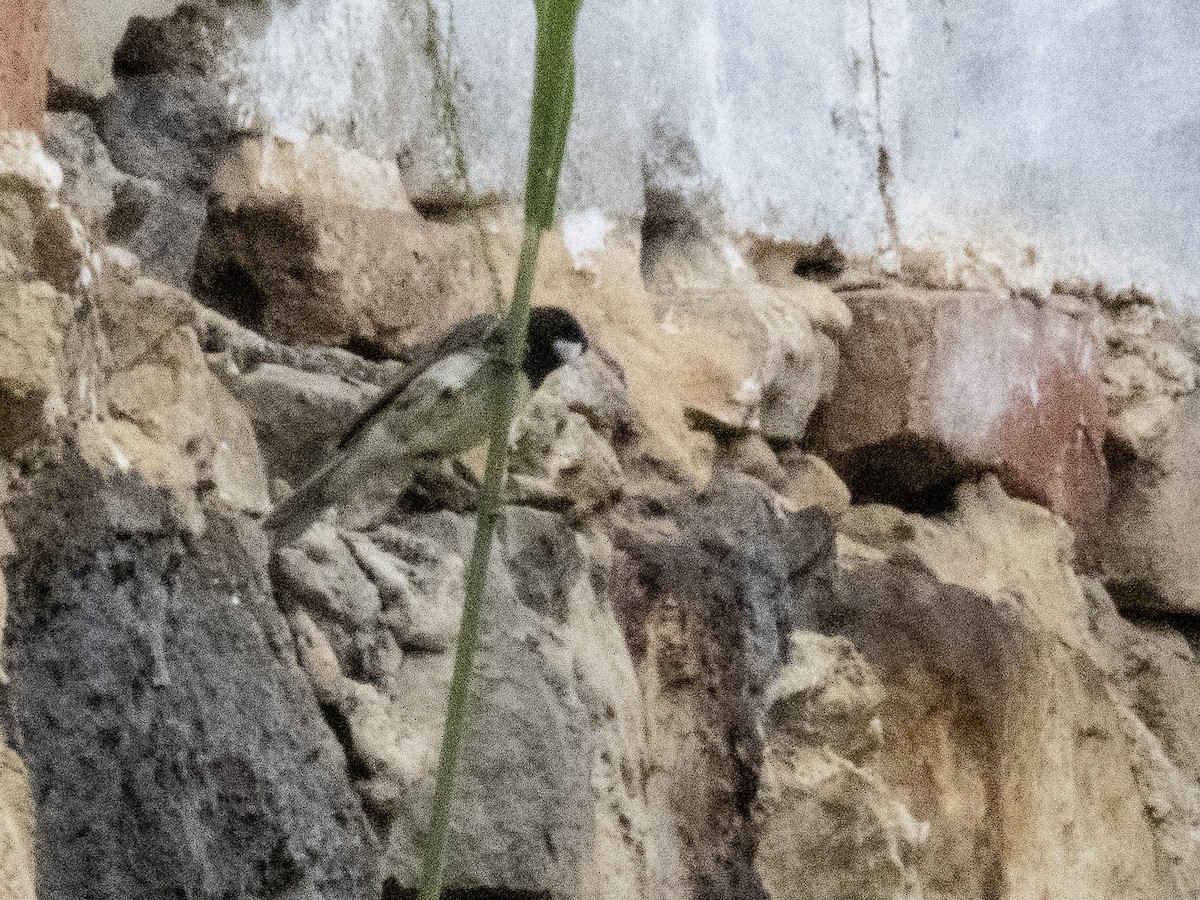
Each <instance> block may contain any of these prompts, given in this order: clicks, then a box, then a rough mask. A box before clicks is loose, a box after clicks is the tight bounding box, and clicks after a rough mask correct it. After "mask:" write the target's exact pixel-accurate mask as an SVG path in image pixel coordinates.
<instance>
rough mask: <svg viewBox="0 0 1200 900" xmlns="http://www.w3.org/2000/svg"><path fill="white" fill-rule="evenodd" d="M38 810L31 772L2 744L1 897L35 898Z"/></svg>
mask: <svg viewBox="0 0 1200 900" xmlns="http://www.w3.org/2000/svg"><path fill="white" fill-rule="evenodd" d="M33 834H34V810H33V798H32V797H31V796H30V789H29V772H28V771H27V770H26V768H25V764H24V763H23V762H22V761H21V757H19V756H18V755H17V754H16V753H15V752H14V751H13V750H12V749H11V748H9V747H7V746H4V747H0V898H3V900H34V898H36V897H37V891H36V890H35V885H36V873H35V871H34V854H33V840H34V837H33Z"/></svg>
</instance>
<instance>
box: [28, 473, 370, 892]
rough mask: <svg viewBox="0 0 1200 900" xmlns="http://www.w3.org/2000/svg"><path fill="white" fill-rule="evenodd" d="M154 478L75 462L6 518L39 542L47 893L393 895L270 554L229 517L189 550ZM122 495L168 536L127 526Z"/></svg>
mask: <svg viewBox="0 0 1200 900" xmlns="http://www.w3.org/2000/svg"><path fill="white" fill-rule="evenodd" d="M138 481H139V479H138V478H137V477H136V476H134V475H127V476H116V477H113V478H112V479H101V478H100V477H99V476H97V474H96V473H94V472H93V471H90V470H88V469H87V468H86V467H85V466H83V465H81V464H80V463H79V462H78V461H76V460H74V459H72V458H69V457H68V459H67V460H66V461H65V462H64V463H62V464H60V465H58V466H54V467H51V468H49V469H45V470H43V472H42V474H41V476H40V477H39V478H37V479H36V480H35V481H34V482H31V483H29V484H27V485H25V487H24V491H23V493H22V495H21V496H20V497H15V498H13V499H12V500H11V501H10V503H9V504H8V506H7V508H6V512H7V514H8V516H9V518H10V522H11V524H12V526H13V529H14V532H16V533H19V534H20V535H21V536H22V553H21V556H20V558H19V559H17V560H15V561H14V563H13V564H12V565H11V566H10V569H9V576H10V587H11V591H12V595H11V604H10V622H9V633H8V635H7V639H8V640H7V642H8V646H9V652H10V661H11V664H12V670H13V671H12V676H13V677H12V685H11V688H10V690H9V694H8V697H9V703H10V709H11V717H12V719H11V721H12V723H13V726H14V729H15V732H14V733H15V735H16V736H17V739H18V740H19V745H20V747H21V750H22V754H23V757H24V760H25V763H26V765H27V766H28V767H29V771H30V776H31V781H32V784H33V789H34V795H35V796H36V797H37V798H38V801H37V817H36V843H37V847H38V873H37V878H38V889H39V891H38V892H39V895H48V896H54V897H62V898H89V900H94V898H109V897H111V898H118V897H119V898H128V897H136V898H150V897H161V896H164V895H179V896H190V895H197V896H225V897H231V898H243V897H245V898H250V897H262V896H267V895H279V894H280V893H286V894H288V895H291V896H297V897H316V896H321V897H331V898H345V900H351V898H354V900H361V898H362V897H364V896H375V895H377V893H378V890H379V886H378V881H377V879H376V859H375V853H374V847H375V838H374V836H373V835H372V833H371V831H370V828H369V826H368V824H367V821H366V819H365V817H364V815H363V812H362V809H361V806H360V804H359V801H358V798H357V797H356V796H355V795H354V793H353V792H352V790H351V788H350V784H349V781H348V778H347V775H346V762H345V758H344V755H343V753H342V750H341V749H340V748H339V746H338V744H337V742H336V740H335V739H334V736H333V734H332V733H331V732H330V730H329V729H328V728H327V727H326V726H325V725H324V723H323V722H322V719H321V714H320V711H319V709H318V707H317V704H316V703H315V702H314V701H313V699H312V696H311V694H310V693H309V692H308V690H307V689H306V688H305V682H304V679H303V677H302V675H301V674H300V672H299V670H298V669H297V668H296V664H295V662H294V657H293V651H292V650H291V648H290V641H289V639H288V636H287V629H286V625H285V624H284V623H283V621H282V618H281V617H280V616H279V614H278V612H277V611H276V610H275V608H274V606H273V605H272V604H271V603H270V600H269V597H268V596H265V595H264V594H263V592H262V588H261V576H260V573H259V572H258V571H256V567H257V566H258V565H261V563H257V564H256V563H255V562H254V560H255V559H256V558H261V556H260V551H257V550H251V549H250V547H249V545H247V544H245V543H244V542H243V540H242V538H241V537H239V535H238V531H237V529H236V528H235V527H233V526H232V525H231V523H226V522H223V521H221V520H210V522H209V527H208V529H207V530H206V536H205V537H204V538H202V539H200V540H199V541H197V542H195V543H191V544H185V542H186V541H188V540H189V539H188V538H186V537H185V536H184V535H183V534H182V533H181V532H180V531H179V530H178V528H177V526H173V525H172V524H171V522H172V520H173V519H174V518H175V516H174V513H173V511H172V509H171V506H170V504H169V503H166V502H164V499H163V497H162V495H161V494H160V493H159V492H158V491H154V490H149V491H145V490H136V489H133V488H134V485H135V483H137V482H138ZM113 495H122V496H124V497H125V498H126V499H127V500H129V501H130V502H134V503H143V504H150V506H151V507H152V508H151V509H150V510H147V512H148V513H152V514H148V515H142V516H138V518H139V519H140V520H143V521H146V522H147V523H150V524H153V523H154V521H155V520H158V521H159V522H160V523H161V527H159V528H158V529H157V530H154V531H144V532H136V533H130V532H128V531H124V530H123V529H121V528H118V527H114V525H113V524H111V523H110V521H109V520H108V518H107V516H106V514H105V506H106V504H105V503H104V498H105V497H107V496H113ZM138 497H140V498H141V499H140V500H137V499H133V498H138ZM125 518H126V519H128V518H129V517H128V516H126V517H125ZM81 826H85V827H81Z"/></svg>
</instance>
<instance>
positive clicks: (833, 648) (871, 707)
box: [765, 631, 885, 765]
mask: <svg viewBox="0 0 1200 900" xmlns="http://www.w3.org/2000/svg"><path fill="white" fill-rule="evenodd" d="M884 698H885V693H884V690H883V685H882V684H881V683H880V681H879V677H878V676H877V675H876V674H875V672H874V671H872V669H871V667H870V666H869V665H868V664H867V662H866V660H864V659H863V658H862V656H861V655H860V654H859V653H858V651H857V650H855V649H854V645H853V644H851V643H850V642H849V641H848V640H846V639H845V638H840V637H827V636H825V635H820V634H816V633H814V632H808V631H796V632H793V633H792V652H791V662H789V663H788V664H787V665H786V666H784V668H783V671H782V672H780V674H779V677H778V678H776V679H775V680H774V681H773V682H771V686H770V687H769V688H768V689H767V695H766V698H765V699H766V704H767V717H766V722H767V729H768V733H769V739H770V741H771V743H772V745H773V746H775V747H777V748H785V747H808V748H810V749H818V750H819V749H820V748H822V747H827V748H829V749H830V750H831V751H833V752H834V753H836V754H838V755H839V756H844V757H846V758H847V759H849V760H850V761H851V762H853V763H855V764H856V765H861V764H862V763H863V762H864V761H865V760H866V758H867V756H868V755H869V754H871V753H872V752H873V751H874V750H876V749H878V744H879V736H878V735H875V734H873V733H872V727H871V722H872V721H873V720H874V718H875V715H876V712H877V711H878V709H879V707H880V705H881V704H882V703H883V701H884Z"/></svg>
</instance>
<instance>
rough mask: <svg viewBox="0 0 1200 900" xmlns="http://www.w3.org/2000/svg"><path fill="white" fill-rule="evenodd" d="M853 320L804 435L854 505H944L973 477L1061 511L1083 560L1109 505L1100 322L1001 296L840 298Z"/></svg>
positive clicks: (880, 292) (889, 293)
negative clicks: (834, 377)
mask: <svg viewBox="0 0 1200 900" xmlns="http://www.w3.org/2000/svg"><path fill="white" fill-rule="evenodd" d="M841 296H842V299H843V300H844V301H845V302H846V304H847V305H848V306H849V307H850V310H851V312H852V313H853V316H854V324H853V325H852V326H851V328H850V330H849V331H848V332H847V333H846V334H845V335H844V336H843V337H842V339H841V341H840V350H841V360H842V361H841V370H840V372H839V375H838V384H837V387H836V388H835V390H834V392H833V394H832V395H831V396H830V398H829V399H828V400H827V401H826V402H825V403H824V404H823V406H822V408H821V409H819V410H818V412H817V416H816V417H815V419H814V422H813V425H812V427H811V429H810V431H809V435H808V440H809V442H810V445H811V449H812V450H813V451H814V452H816V453H819V454H820V455H822V456H825V457H826V458H827V459H829V460H830V461H831V462H832V463H833V464H834V467H835V468H836V469H838V471H839V473H840V474H842V476H843V477H844V478H846V480H847V482H848V483H849V484H850V486H851V488H852V490H853V491H854V493H855V495H856V497H860V498H862V499H869V500H885V501H889V502H894V503H897V504H899V505H910V506H916V507H920V506H922V505H936V503H937V502H938V498H939V497H940V496H941V495H942V493H943V492H944V491H945V489H946V488H948V487H949V486H950V485H952V484H953V482H955V481H956V480H959V479H961V478H963V477H967V476H969V475H971V474H972V473H974V472H978V471H982V470H993V471H996V472H997V473H999V475H1000V478H1001V481H1002V482H1003V484H1004V486H1005V488H1006V489H1007V490H1008V491H1009V492H1010V493H1012V494H1014V495H1016V496H1019V497H1022V498H1024V499H1028V500H1032V501H1034V502H1036V503H1039V504H1041V505H1043V506H1045V507H1047V508H1049V509H1050V510H1052V511H1053V512H1055V513H1058V514H1059V515H1061V516H1063V518H1065V519H1066V520H1067V521H1068V522H1069V523H1070V524H1071V525H1072V526H1073V527H1074V528H1075V531H1076V534H1077V535H1078V536H1079V537H1080V541H1079V550H1080V553H1081V557H1082V558H1083V559H1084V560H1085V561H1086V560H1087V559H1088V558H1089V555H1090V551H1089V547H1090V546H1091V540H1092V538H1093V537H1094V536H1095V535H1096V533H1097V529H1098V528H1099V526H1100V524H1101V522H1102V520H1103V517H1104V512H1105V509H1106V505H1107V502H1108V489H1109V485H1108V470H1107V467H1106V465H1105V461H1104V456H1103V453H1102V450H1101V448H1102V442H1103V439H1104V433H1105V427H1106V422H1107V409H1106V404H1105V399H1104V393H1103V385H1102V382H1101V375H1102V373H1101V371H1100V363H1101V359H1102V352H1103V342H1102V337H1101V333H1100V331H1099V329H1098V325H1097V323H1096V322H1095V321H1094V320H1091V319H1089V318H1086V317H1081V318H1073V317H1071V316H1067V315H1064V314H1063V313H1060V312H1057V311H1055V310H1050V309H1045V308H1038V307H1035V306H1034V305H1032V304H1030V303H1028V302H1026V301H1022V300H1013V299H1010V298H1009V297H1007V296H1004V295H998V294H988V293H969V292H958V291H927V290H918V289H911V288H902V287H889V288H883V289H875V290H863V291H855V292H852V293H847V294H843V295H841Z"/></svg>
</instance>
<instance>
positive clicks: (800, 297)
mask: <svg viewBox="0 0 1200 900" xmlns="http://www.w3.org/2000/svg"><path fill="white" fill-rule="evenodd" d="M488 228H489V233H490V234H491V235H492V236H493V240H494V242H495V245H496V249H495V252H494V254H493V255H494V258H495V259H496V260H497V263H498V265H499V268H500V271H501V283H502V284H504V285H508V284H511V283H512V279H513V277H514V268H515V261H516V259H517V254H518V250H519V247H520V234H521V231H520V228H519V226H518V224H517V223H515V222H513V221H512V220H509V219H505V218H503V217H498V218H496V219H495V220H493V221H492V222H491V223H490V225H489V226H488ZM809 288H811V291H810V290H809ZM810 293H812V294H813V296H817V295H820V297H824V295H825V293H827V292H826V291H825V289H824V288H823V287H820V286H817V285H811V286H809V287H803V286H802V287H800V288H795V289H788V290H784V289H777V288H771V287H769V286H766V285H761V284H758V283H757V282H755V281H753V280H750V279H748V278H747V279H745V280H743V281H740V282H720V283H714V282H711V281H705V282H702V283H701V284H700V285H699V286H698V287H697V289H696V290H695V291H694V292H693V291H683V290H679V291H678V292H676V293H673V294H672V295H671V296H669V297H667V296H659V295H655V294H653V293H650V292H649V291H647V289H646V287H645V285H644V283H643V281H642V276H641V271H640V268H639V262H638V257H637V254H636V252H635V250H634V248H633V247H632V246H630V245H629V244H628V243H626V242H623V241H622V240H621V239H620V238H619V237H618V238H613V239H612V240H610V241H609V242H608V244H606V246H605V247H604V249H603V250H598V251H596V252H595V253H593V254H592V256H591V265H590V267H589V270H588V271H581V270H578V269H577V268H576V266H575V263H574V260H573V259H572V257H571V255H570V253H569V252H568V251H567V249H566V247H565V246H564V245H563V243H562V239H561V237H560V236H559V235H558V234H557V233H555V232H550V233H548V234H547V235H546V236H545V237H544V238H543V240H542V247H541V252H540V255H539V257H538V271H537V276H536V284H535V287H534V297H535V300H536V302H538V303H544V304H555V305H560V306H565V307H567V308H568V309H570V310H571V311H572V312H574V313H575V314H576V315H577V316H578V317H579V318H580V320H581V321H582V322H583V323H584V326H585V327H586V328H587V330H588V334H589V335H590V336H591V338H592V340H593V343H594V345H595V346H597V347H598V348H600V349H601V350H602V351H603V352H604V353H607V354H608V355H609V356H611V358H612V359H613V360H614V361H615V362H616V363H617V364H619V366H620V368H621V370H622V372H623V375H624V380H625V384H626V387H627V389H628V395H629V400H630V402H631V403H632V405H633V408H634V409H635V410H636V411H637V413H638V415H639V423H638V427H639V429H640V430H641V432H642V433H641V442H642V446H643V448H644V449H645V451H646V452H647V453H648V454H649V455H650V456H652V457H655V458H657V459H659V460H662V461H664V462H667V463H668V464H669V465H671V466H673V467H675V468H676V469H678V470H679V471H681V472H683V473H684V474H686V475H687V476H688V477H689V478H691V479H692V480H693V481H696V482H698V483H703V482H704V481H705V480H706V479H707V478H708V474H709V471H710V469H711V466H712V460H713V452H714V442H713V439H712V438H711V436H710V434H708V433H701V432H698V431H694V430H692V428H691V427H690V420H689V416H688V411H689V410H690V411H694V412H695V413H699V414H700V415H701V416H702V417H706V418H707V419H709V420H711V421H712V422H714V423H716V425H719V426H721V427H724V426H728V427H731V428H733V429H744V428H749V429H751V430H759V429H760V428H761V430H762V431H763V432H764V433H765V434H769V435H772V436H781V437H785V438H797V437H798V436H799V435H801V434H803V430H804V425H805V423H806V422H807V418H808V415H809V413H811V410H812V407H813V406H814V405H815V403H816V400H817V398H818V396H819V395H820V394H821V392H822V391H823V390H825V389H827V387H828V386H829V383H830V381H831V379H832V375H833V369H834V367H835V362H834V356H835V354H834V350H833V345H832V343H831V342H830V341H829V339H828V338H826V337H825V336H824V334H823V333H819V332H817V331H815V330H814V328H813V324H812V321H811V318H810V307H814V306H819V305H820V302H822V301H820V300H818V301H814V302H812V303H810V302H809V301H808V299H806V298H808V297H809V294H810ZM694 418H695V416H694V415H693V417H692V419H693V420H694ZM709 430H710V431H711V429H709Z"/></svg>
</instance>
